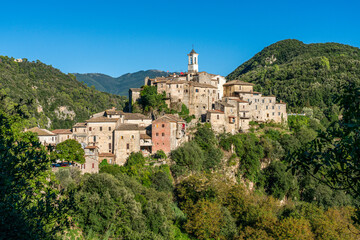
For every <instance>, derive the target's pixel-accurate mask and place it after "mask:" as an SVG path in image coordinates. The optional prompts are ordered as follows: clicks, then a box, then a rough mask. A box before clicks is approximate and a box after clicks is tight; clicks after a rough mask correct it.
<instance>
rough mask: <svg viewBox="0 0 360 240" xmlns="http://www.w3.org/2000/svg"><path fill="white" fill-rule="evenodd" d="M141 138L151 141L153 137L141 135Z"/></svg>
mask: <svg viewBox="0 0 360 240" xmlns="http://www.w3.org/2000/svg"><path fill="white" fill-rule="evenodd" d="M140 138H141V139H151V136H149V135H147V134H140Z"/></svg>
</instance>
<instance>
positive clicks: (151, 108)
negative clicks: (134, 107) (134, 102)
mask: <svg viewBox="0 0 360 240" xmlns="http://www.w3.org/2000/svg"><path fill="white" fill-rule="evenodd" d="M164 99H165V93H162V94H159V93H158V92H157V88H156V86H147V85H146V86H144V87H143V89H142V90H141V92H140V99H139V103H140V104H141V105H142V108H143V110H144V111H145V112H152V113H153V112H157V111H158V112H161V111H164V110H167V109H168V108H167V105H166V103H165V100H164Z"/></svg>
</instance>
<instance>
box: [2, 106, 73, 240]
mask: <svg viewBox="0 0 360 240" xmlns="http://www.w3.org/2000/svg"><path fill="white" fill-rule="evenodd" d="M22 126H23V122H22V121H21V120H20V118H19V116H18V115H13V116H9V115H7V114H5V113H4V112H2V111H1V110H0V159H1V161H0V169H1V170H0V171H1V174H0V216H1V218H0V232H1V238H3V239H53V238H55V235H56V234H57V233H58V232H59V231H61V230H62V229H63V228H64V227H66V223H67V221H66V219H67V215H66V213H67V211H68V209H69V204H67V203H66V201H65V200H64V198H63V196H62V195H61V194H60V193H59V191H57V189H56V188H55V187H54V183H55V182H56V181H55V179H54V175H53V174H52V173H51V171H50V164H51V160H50V158H49V155H48V154H47V151H46V150H45V148H44V146H42V145H41V143H40V142H39V140H38V137H37V136H36V134H33V133H31V132H23V131H22Z"/></svg>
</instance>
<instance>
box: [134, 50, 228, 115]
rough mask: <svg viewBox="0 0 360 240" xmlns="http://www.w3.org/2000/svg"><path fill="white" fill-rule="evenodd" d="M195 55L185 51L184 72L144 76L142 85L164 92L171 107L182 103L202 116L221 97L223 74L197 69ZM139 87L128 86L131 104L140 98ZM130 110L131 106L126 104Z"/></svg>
mask: <svg viewBox="0 0 360 240" xmlns="http://www.w3.org/2000/svg"><path fill="white" fill-rule="evenodd" d="M198 56H199V54H197V53H196V52H195V51H194V50H192V51H191V52H190V53H189V54H188V72H187V73H182V74H180V75H176V74H173V75H170V76H167V77H157V78H154V79H151V78H148V77H147V78H145V85H149V86H156V87H157V91H158V93H163V92H165V94H166V98H167V100H166V102H167V104H168V106H169V107H170V108H172V109H181V105H182V104H185V105H186V106H187V107H188V109H189V112H190V115H195V117H196V118H200V117H203V119H204V117H205V115H206V112H207V111H208V110H211V109H213V108H214V104H215V102H216V101H218V100H220V99H221V98H222V97H223V84H224V83H225V82H226V79H225V78H224V77H223V76H220V75H216V74H210V73H207V72H199V60H198ZM140 91H141V89H130V90H129V99H131V103H134V102H135V101H136V100H137V99H139V97H140ZM130 109H131V107H130Z"/></svg>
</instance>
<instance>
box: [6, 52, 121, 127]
mask: <svg viewBox="0 0 360 240" xmlns="http://www.w3.org/2000/svg"><path fill="white" fill-rule="evenodd" d="M0 95H1V96H3V95H7V96H8V97H9V99H8V100H9V105H13V104H16V103H19V102H21V101H30V102H31V104H29V105H27V106H23V110H24V111H25V112H26V113H27V114H28V115H29V118H30V119H29V126H37V125H39V126H40V127H46V128H53V129H54V128H70V127H71V126H72V124H74V123H75V122H81V121H84V120H86V119H87V118H88V117H89V116H90V115H91V114H93V113H95V112H99V111H102V110H104V109H106V108H111V107H113V106H114V107H117V108H119V109H122V108H123V107H124V105H125V101H126V98H124V97H120V96H116V95H112V94H109V93H104V92H100V91H98V90H95V89H94V88H90V87H87V86H86V85H84V84H83V83H80V82H79V81H77V80H76V78H75V76H73V75H72V74H68V75H66V74H64V73H62V72H61V71H60V70H58V69H55V68H53V67H52V66H49V65H46V64H44V63H41V62H40V61H36V62H29V61H27V60H26V59H24V61H23V62H19V63H18V62H15V61H14V58H10V57H5V56H0Z"/></svg>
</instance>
